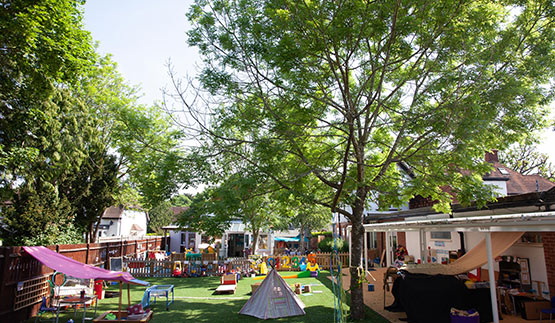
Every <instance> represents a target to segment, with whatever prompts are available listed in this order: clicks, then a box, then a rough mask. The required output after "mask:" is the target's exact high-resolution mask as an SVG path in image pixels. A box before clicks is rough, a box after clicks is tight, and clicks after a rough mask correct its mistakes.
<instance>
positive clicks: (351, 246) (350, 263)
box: [349, 229, 366, 268]
mask: <svg viewBox="0 0 555 323" xmlns="http://www.w3.org/2000/svg"><path fill="white" fill-rule="evenodd" d="M364 232H366V229H365V230H364ZM352 248H353V242H352V240H351V232H349V268H351V266H352V262H351V259H352V257H351V250H352Z"/></svg>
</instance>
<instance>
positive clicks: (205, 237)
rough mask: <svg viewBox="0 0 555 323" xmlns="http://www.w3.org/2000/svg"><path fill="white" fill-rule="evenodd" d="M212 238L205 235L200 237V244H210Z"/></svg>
mask: <svg viewBox="0 0 555 323" xmlns="http://www.w3.org/2000/svg"><path fill="white" fill-rule="evenodd" d="M210 240H211V239H210V236H208V235H205V234H203V235H202V236H200V243H208V244H210Z"/></svg>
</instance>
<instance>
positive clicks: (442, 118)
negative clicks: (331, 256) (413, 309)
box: [176, 0, 555, 319]
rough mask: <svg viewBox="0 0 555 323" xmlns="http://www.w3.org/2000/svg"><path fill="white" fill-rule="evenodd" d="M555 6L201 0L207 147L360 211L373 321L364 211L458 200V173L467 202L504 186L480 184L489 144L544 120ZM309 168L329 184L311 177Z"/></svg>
mask: <svg viewBox="0 0 555 323" xmlns="http://www.w3.org/2000/svg"><path fill="white" fill-rule="evenodd" d="M554 14H555V9H554V7H553V3H552V2H551V1H496V2H492V1H489V0H484V1H462V0H461V1H457V0H451V1H448V0H442V1H416V0H415V1H401V0H389V1H355V0H348V1H340V2H334V1H310V2H298V1H289V0H260V1H254V0H252V1H248V0H247V1H232V0H231V1H222V0H214V1H212V0H199V1H197V2H196V3H195V5H193V6H192V7H191V10H190V12H189V15H188V17H189V20H190V21H191V23H192V25H193V29H192V30H191V31H190V32H189V43H190V44H191V45H193V46H197V47H198V48H199V50H200V53H201V55H202V57H203V58H204V62H205V64H204V69H203V73H202V75H201V77H200V81H201V83H202V85H203V86H204V88H205V89H207V90H209V91H210V92H211V94H212V95H214V98H215V100H214V101H216V102H215V104H213V105H208V106H202V108H201V107H200V104H199V101H197V102H196V105H193V104H191V102H186V100H184V102H183V103H184V104H185V105H186V108H187V112H189V113H191V114H192V116H193V117H194V118H195V119H196V120H197V121H199V122H200V123H201V124H200V126H199V129H200V130H201V131H203V132H204V134H206V135H207V136H209V137H210V138H211V140H212V144H213V145H212V147H211V148H212V155H208V156H213V155H216V154H215V152H216V151H219V152H222V153H224V152H225V153H226V154H233V155H235V158H244V159H245V160H246V161H247V162H248V163H251V164H252V165H253V166H256V167H258V169H259V170H260V171H262V172H264V173H266V174H267V176H268V177H269V178H271V179H272V180H273V181H275V182H276V183H278V184H279V185H280V186H281V187H282V188H283V189H286V190H290V191H294V192H295V194H305V195H308V196H307V197H308V198H311V197H314V198H315V200H314V201H313V202H314V203H318V204H321V205H323V206H326V207H329V208H330V209H331V211H333V212H337V213H340V214H342V215H344V216H345V217H347V218H348V219H349V220H350V222H351V223H352V255H353V259H352V260H351V265H352V267H351V269H350V273H351V284H350V286H351V295H352V298H351V299H352V305H351V315H352V317H353V318H354V319H362V318H363V316H364V303H363V296H362V284H361V277H360V275H359V271H357V267H360V266H361V257H360V255H361V250H362V243H363V232H364V229H363V226H362V220H363V211H364V208H365V207H366V206H367V205H368V203H369V202H371V201H372V202H378V204H379V205H380V206H382V207H389V206H390V205H399V204H401V203H402V202H403V201H407V200H408V199H409V198H410V197H412V196H414V195H416V194H420V195H422V196H428V197H431V198H432V199H434V200H438V201H440V202H441V203H440V204H438V205H437V207H438V208H443V209H444V210H445V209H446V208H447V207H448V203H449V201H450V198H451V196H450V195H449V194H447V193H445V192H443V191H442V190H441V189H440V186H442V185H447V184H448V185H450V186H451V188H452V192H454V193H455V194H458V198H459V200H460V201H461V202H468V201H469V200H470V199H474V198H476V197H479V198H484V197H491V194H489V193H488V194H484V192H483V190H481V189H477V188H479V187H481V176H480V174H483V173H485V172H487V171H488V170H489V166H488V165H487V164H485V163H484V162H482V161H483V154H484V152H485V151H488V150H490V149H493V148H497V149H503V148H505V147H506V146H507V144H508V143H509V142H512V141H514V140H516V139H517V138H519V137H520V136H521V134H522V133H523V132H526V131H529V130H530V129H534V128H537V127H538V126H540V125H541V124H542V122H543V119H544V118H543V115H544V113H545V107H546V104H547V103H548V102H549V100H550V99H551V90H552V83H550V81H551V80H552V76H553V71H554V64H555V59H554V58H555V57H554V56H555V50H554V46H555V39H554V37H555V33H554V28H553V27H554V25H553V15H554ZM176 84H177V83H176ZM177 85H178V84H177ZM180 93H181V97H182V98H185V94H184V93H183V92H180ZM207 109H208V111H207ZM210 113H212V114H210ZM206 116H212V118H211V119H210V120H209V122H205V123H202V122H203V121H204V120H206ZM244 133H253V134H254V135H252V136H248V137H246V136H244ZM238 134H239V135H238ZM239 146H248V147H249V150H250V151H253V152H254V153H253V154H254V156H255V158H250V156H251V155H250V154H249V155H244V154H243V153H242V152H243V151H245V149H237V147H239ZM399 163H404V164H405V165H406V166H408V167H410V169H411V171H412V173H413V175H414V178H413V179H412V180H411V182H410V183H405V181H404V176H403V174H401V173H400V171H399V170H398V168H397V167H396V165H398V164H399ZM460 169H465V170H467V171H468V172H465V175H462V174H461V172H459V170H460ZM466 174H468V175H466ZM303 176H310V177H314V178H317V179H318V180H319V181H320V184H321V186H322V190H326V191H327V194H325V195H323V197H319V196H311V195H310V192H302V191H300V190H297V189H296V187H295V182H296V180H298V178H301V177H303Z"/></svg>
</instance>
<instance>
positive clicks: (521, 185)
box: [483, 161, 555, 195]
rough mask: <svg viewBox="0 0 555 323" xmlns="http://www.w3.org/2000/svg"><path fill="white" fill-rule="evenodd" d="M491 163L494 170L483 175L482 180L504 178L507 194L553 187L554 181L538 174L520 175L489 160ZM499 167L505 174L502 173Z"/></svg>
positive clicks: (554, 185)
mask: <svg viewBox="0 0 555 323" xmlns="http://www.w3.org/2000/svg"><path fill="white" fill-rule="evenodd" d="M491 164H492V166H493V167H494V170H493V171H492V172H491V173H489V174H487V175H486V176H484V177H483V178H484V180H495V179H497V180H506V181H507V194H508V195H516V194H525V193H530V192H541V191H547V190H549V189H550V188H552V187H555V183H553V182H551V181H550V180H548V179H545V178H543V177H541V176H539V175H522V174H520V173H519V172H516V171H514V170H512V169H510V168H509V167H507V166H505V165H503V164H501V163H500V162H496V161H494V162H491ZM500 169H501V170H503V171H504V172H505V173H507V174H502V173H501V171H500Z"/></svg>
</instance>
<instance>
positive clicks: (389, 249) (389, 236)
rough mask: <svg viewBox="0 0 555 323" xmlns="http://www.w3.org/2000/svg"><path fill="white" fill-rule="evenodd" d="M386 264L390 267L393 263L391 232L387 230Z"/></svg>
mask: <svg viewBox="0 0 555 323" xmlns="http://www.w3.org/2000/svg"><path fill="white" fill-rule="evenodd" d="M384 235H385V260H386V261H385V266H386V267H389V266H391V264H392V259H391V253H392V252H391V234H390V232H389V231H386V232H385V234H384Z"/></svg>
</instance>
